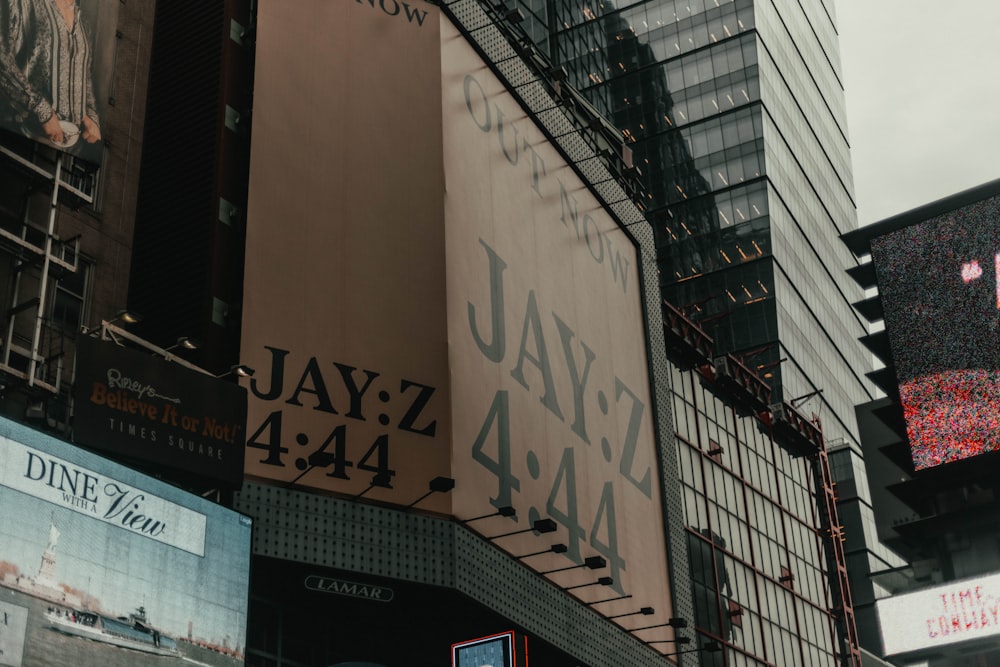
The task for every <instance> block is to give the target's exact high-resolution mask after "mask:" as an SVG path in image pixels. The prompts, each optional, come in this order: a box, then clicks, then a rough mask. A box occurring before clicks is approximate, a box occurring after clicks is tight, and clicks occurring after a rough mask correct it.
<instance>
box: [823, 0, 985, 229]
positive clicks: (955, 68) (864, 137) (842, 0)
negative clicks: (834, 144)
mask: <svg viewBox="0 0 1000 667" xmlns="http://www.w3.org/2000/svg"><path fill="white" fill-rule="evenodd" d="M836 7H837V21H838V28H839V30H840V50H841V61H842V63H843V66H844V86H845V89H846V91H847V114H848V132H849V136H850V140H851V154H852V159H853V163H854V185H855V194H856V200H857V205H858V221H859V223H860V224H862V225H867V224H870V223H872V222H877V221H879V220H882V219H884V218H887V217H889V216H892V215H895V214H897V213H902V212H903V211H907V210H910V209H912V208H915V207H917V206H920V205H922V204H926V203H928V202H932V201H934V200H936V199H940V198H942V197H947V196H949V195H952V194H955V193H957V192H961V191H962V190H966V189H968V188H971V187H975V186H977V185H981V184H983V183H986V182H987V181H991V180H994V179H998V178H1000V38H998V36H997V31H998V30H1000V1H998V0H950V1H949V2H942V1H941V0H836Z"/></svg>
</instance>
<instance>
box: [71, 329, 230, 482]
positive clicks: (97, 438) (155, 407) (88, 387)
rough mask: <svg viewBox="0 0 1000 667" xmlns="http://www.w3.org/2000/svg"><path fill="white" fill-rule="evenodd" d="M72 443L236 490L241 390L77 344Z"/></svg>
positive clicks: (95, 344)
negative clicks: (204, 478) (74, 439)
mask: <svg viewBox="0 0 1000 667" xmlns="http://www.w3.org/2000/svg"><path fill="white" fill-rule="evenodd" d="M75 401H76V413H75V418H74V428H75V435H76V441H77V442H79V443H81V444H84V445H88V446H91V447H94V448H96V449H100V450H103V451H107V452H110V453H113V454H118V455H121V456H124V457H127V458H130V459H136V460H142V461H149V462H151V463H157V464H162V465H164V466H167V467H169V468H175V469H178V470H184V471H187V472H192V473H196V474H198V475H201V476H204V477H208V478H210V479H213V480H216V481H221V482H227V483H230V484H234V485H236V486H239V485H240V484H241V482H242V479H243V445H244V440H245V437H246V415H247V398H246V390H245V389H244V388H242V387H240V386H238V385H235V384H232V383H229V382H225V381H223V380H219V379H216V378H214V377H211V376H208V375H202V374H200V373H198V372H196V371H192V370H190V369H187V368H184V367H181V366H178V365H177V364H172V363H170V362H169V361H166V360H165V359H160V358H158V357H152V356H150V355H148V354H146V353H141V352H137V351H136V350H130V349H128V348H124V347H120V346H118V345H115V344H114V343H110V342H107V341H102V340H98V339H94V338H89V337H84V338H81V339H80V341H79V344H78V353H77V362H76V392H75Z"/></svg>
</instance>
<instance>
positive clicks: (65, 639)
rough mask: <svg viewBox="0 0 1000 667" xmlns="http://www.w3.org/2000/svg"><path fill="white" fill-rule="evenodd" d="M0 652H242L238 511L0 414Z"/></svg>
mask: <svg viewBox="0 0 1000 667" xmlns="http://www.w3.org/2000/svg"><path fill="white" fill-rule="evenodd" d="M0 507H2V508H3V511H2V512H0V665H4V666H12V667H33V666H44V667H78V666H79V665H109V666H115V665H136V664H148V663H151V662H154V661H155V663H156V664H158V665H185V664H192V663H194V664H202V665H211V666H218V667H226V666H229V665H242V664H243V663H244V650H245V646H246V616H247V603H248V589H249V574H250V572H249V570H250V533H251V525H250V519H249V518H247V517H245V516H243V515H241V514H238V513H236V512H233V511H232V510H229V509H226V508H223V507H221V506H219V505H216V504H214V503H211V502H209V501H207V500H204V499H202V498H200V497H198V496H195V495H192V494H189V493H186V492H184V491H181V490H179V489H177V488H175V487H172V486H169V485H167V484H164V483H162V482H159V481H157V480H155V479H152V478H150V477H147V476H145V475H142V474H140V473H137V472H135V471H133V470H131V469H129V468H126V467H124V466H121V465H118V464H116V463H113V462H111V461H108V460H106V459H103V458H101V457H99V456H97V455H95V454H93V453H90V452H87V451H84V450H82V449H79V448H77V447H74V446H72V445H69V444H67V443H64V442H61V441H58V440H55V439H53V438H50V437H48V436H45V435H42V434H39V433H37V432H35V431H32V430H30V429H28V428H25V427H24V426H21V425H18V424H14V423H13V422H9V421H7V420H0Z"/></svg>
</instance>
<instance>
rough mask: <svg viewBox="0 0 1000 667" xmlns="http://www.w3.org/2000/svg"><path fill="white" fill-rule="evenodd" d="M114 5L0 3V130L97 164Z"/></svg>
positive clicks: (110, 0)
mask: <svg viewBox="0 0 1000 667" xmlns="http://www.w3.org/2000/svg"><path fill="white" fill-rule="evenodd" d="M119 5H120V3H119V2H117V1H116V0H92V1H90V2H70V3H65V4H60V3H55V2H51V1H50V0H5V2H3V3H0V128H2V129H5V130H9V131H11V132H15V133H17V134H20V135H23V136H26V137H30V138H31V139H34V140H36V141H39V142H41V143H44V144H47V145H49V146H52V147H54V148H57V149H59V150H62V151H65V152H67V153H69V154H71V155H75V156H78V157H81V158H83V159H84V160H87V161H88V162H91V163H93V164H95V165H99V164H100V163H101V155H102V152H103V145H102V142H103V138H104V137H103V131H104V126H105V120H106V118H107V111H108V106H109V105H108V97H109V95H110V91H111V78H112V76H113V73H114V53H115V43H116V37H115V33H116V31H117V27H118V7H119Z"/></svg>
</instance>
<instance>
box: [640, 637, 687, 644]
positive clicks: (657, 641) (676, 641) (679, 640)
mask: <svg viewBox="0 0 1000 667" xmlns="http://www.w3.org/2000/svg"><path fill="white" fill-rule="evenodd" d="M645 643H646V644H690V643H691V638H690V637H676V638H674V639H654V640H653V641H651V642H645Z"/></svg>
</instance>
